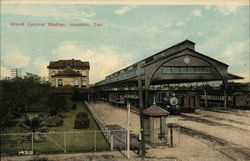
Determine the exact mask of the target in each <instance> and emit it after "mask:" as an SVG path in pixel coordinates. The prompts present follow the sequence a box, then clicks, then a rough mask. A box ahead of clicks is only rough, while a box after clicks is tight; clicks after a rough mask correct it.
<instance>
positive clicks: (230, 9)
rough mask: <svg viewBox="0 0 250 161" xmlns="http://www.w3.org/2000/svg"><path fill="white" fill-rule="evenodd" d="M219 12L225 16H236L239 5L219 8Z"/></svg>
mask: <svg viewBox="0 0 250 161" xmlns="http://www.w3.org/2000/svg"><path fill="white" fill-rule="evenodd" d="M217 8H218V10H219V11H220V12H221V13H223V14H224V15H230V14H236V13H237V11H238V9H239V6H237V5H226V4H225V5H223V6H217Z"/></svg>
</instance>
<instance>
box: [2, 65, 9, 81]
mask: <svg viewBox="0 0 250 161" xmlns="http://www.w3.org/2000/svg"><path fill="white" fill-rule="evenodd" d="M0 68H1V79H3V78H5V77H10V76H11V74H10V69H8V68H5V67H3V66H1V67H0Z"/></svg>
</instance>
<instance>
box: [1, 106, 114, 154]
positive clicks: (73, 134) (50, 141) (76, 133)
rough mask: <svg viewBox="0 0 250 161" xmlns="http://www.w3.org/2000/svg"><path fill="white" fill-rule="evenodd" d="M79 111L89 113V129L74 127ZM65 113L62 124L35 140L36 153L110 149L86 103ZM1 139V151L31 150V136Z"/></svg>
mask: <svg viewBox="0 0 250 161" xmlns="http://www.w3.org/2000/svg"><path fill="white" fill-rule="evenodd" d="M78 112H85V113H87V114H88V117H89V119H90V126H89V128H88V129H74V120H75V118H76V114H77V113H78ZM32 115H34V114H32ZM63 115H65V118H64V124H63V125H62V126H58V127H50V128H49V131H50V132H48V133H46V134H40V135H39V137H40V138H42V140H43V141H34V142H33V150H34V153H35V154H43V153H63V152H64V151H65V150H66V152H85V151H107V150H109V149H110V147H109V144H108V143H107V141H106V139H105V138H104V136H103V134H102V133H101V131H100V130H99V128H98V126H97V124H96V122H95V120H94V119H93V118H92V116H91V114H90V113H89V111H88V109H87V108H86V107H85V105H84V103H82V102H79V103H77V108H76V109H75V110H72V109H70V110H69V111H68V112H65V113H63ZM14 130H15V127H12V128H10V129H7V130H6V131H11V132H12V133H13V132H14ZM65 132H66V133H65ZM2 139H4V140H2ZM1 141H4V144H3V145H1V153H2V152H3V153H6V154H9V155H18V152H19V151H20V150H27V151H30V150H31V145H32V142H31V136H25V137H22V136H20V135H11V136H5V137H4V138H1ZM2 150H3V151H2Z"/></svg>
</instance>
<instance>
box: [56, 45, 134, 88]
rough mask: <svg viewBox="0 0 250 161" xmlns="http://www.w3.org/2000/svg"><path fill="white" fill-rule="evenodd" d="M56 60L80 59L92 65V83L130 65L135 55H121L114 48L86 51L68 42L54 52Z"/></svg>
mask: <svg viewBox="0 0 250 161" xmlns="http://www.w3.org/2000/svg"><path fill="white" fill-rule="evenodd" d="M52 56H53V57H54V58H55V59H56V60H59V59H72V58H74V59H80V60H82V61H89V63H90V82H91V83H94V82H97V81H100V80H103V79H104V78H105V76H107V75H109V74H112V73H113V72H115V71H117V70H119V69H122V68H124V67H125V66H128V65H130V64H131V63H132V62H133V59H132V57H133V55H132V54H130V53H121V52H119V51H118V50H117V49H115V48H113V47H100V48H95V49H84V48H83V45H80V44H77V43H76V42H70V41H66V42H63V43H61V44H60V45H59V46H58V47H57V48H56V49H54V50H53V51H52Z"/></svg>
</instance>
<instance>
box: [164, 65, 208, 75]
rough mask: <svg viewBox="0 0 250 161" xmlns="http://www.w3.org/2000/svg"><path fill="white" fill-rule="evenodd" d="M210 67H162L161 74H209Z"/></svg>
mask: <svg viewBox="0 0 250 161" xmlns="http://www.w3.org/2000/svg"><path fill="white" fill-rule="evenodd" d="M211 72H212V68H211V67H204V66H203V67H202V66H196V67H195V66H193V67H170V66H165V67H162V73H165V74H167V73H211Z"/></svg>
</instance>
